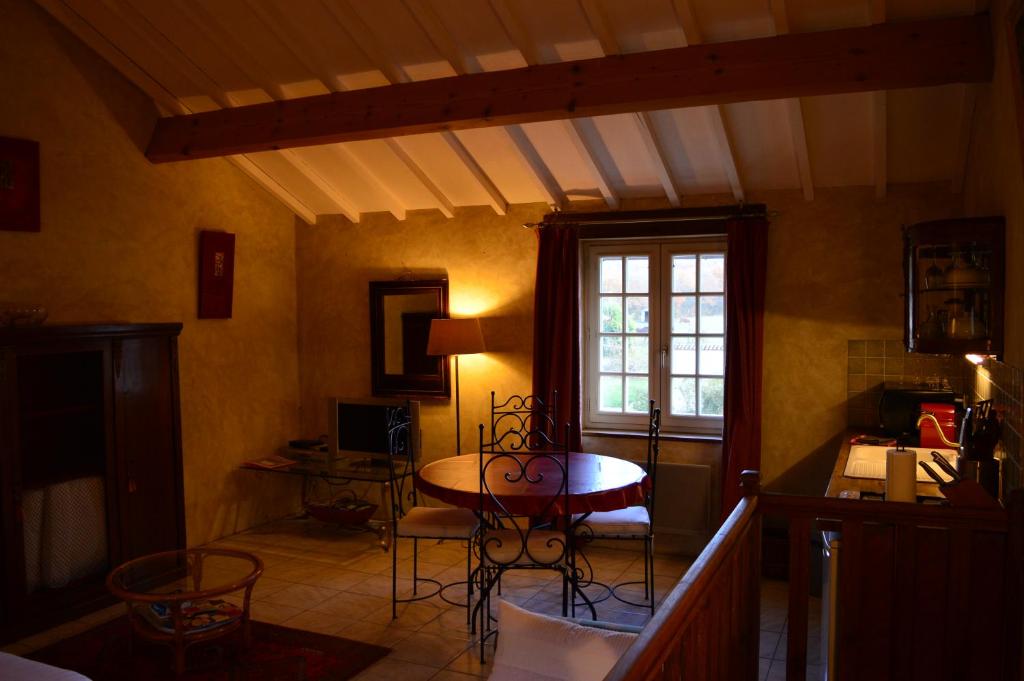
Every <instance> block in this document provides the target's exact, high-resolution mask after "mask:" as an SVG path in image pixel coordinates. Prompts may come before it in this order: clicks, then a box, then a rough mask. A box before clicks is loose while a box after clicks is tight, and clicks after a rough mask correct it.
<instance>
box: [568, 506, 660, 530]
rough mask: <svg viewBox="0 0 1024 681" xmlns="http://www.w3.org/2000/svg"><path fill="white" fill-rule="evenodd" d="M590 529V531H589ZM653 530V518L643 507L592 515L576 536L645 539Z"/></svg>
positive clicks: (579, 527) (600, 512)
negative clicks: (651, 529)
mask: <svg viewBox="0 0 1024 681" xmlns="http://www.w3.org/2000/svg"><path fill="white" fill-rule="evenodd" d="M587 528H589V529H587ZM650 528H651V517H650V516H649V515H648V514H647V509H646V508H645V507H643V506H630V507H629V508H620V509H619V510H617V511H599V512H597V513H591V514H590V515H589V516H587V519H586V520H584V521H583V522H582V523H580V524H579V525H578V526H577V528H576V534H581V535H586V536H591V535H592V536H594V537H643V536H644V535H646V534H647V533H648V532H649V531H650Z"/></svg>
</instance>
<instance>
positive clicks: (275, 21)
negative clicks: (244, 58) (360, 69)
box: [242, 0, 345, 92]
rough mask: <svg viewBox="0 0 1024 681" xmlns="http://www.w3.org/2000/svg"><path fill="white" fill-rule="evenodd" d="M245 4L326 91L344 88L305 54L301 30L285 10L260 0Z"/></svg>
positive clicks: (245, 1) (335, 76)
mask: <svg viewBox="0 0 1024 681" xmlns="http://www.w3.org/2000/svg"><path fill="white" fill-rule="evenodd" d="M242 2H244V3H245V6H246V7H247V8H248V9H249V11H250V12H252V13H253V15H254V16H256V18H257V19H258V20H259V22H260V24H261V25H262V26H264V27H265V28H266V29H267V30H268V31H270V32H271V33H273V34H274V37H275V38H277V40H278V42H280V43H281V45H282V46H283V47H284V48H285V49H286V50H288V53H289V54H291V55H292V56H293V57H295V60H296V61H297V62H299V63H300V64H302V66H303V68H305V69H306V70H307V71H309V72H310V73H312V74H313V75H314V76H316V79H317V80H318V81H319V82H320V84H321V85H322V86H323V87H324V89H325V90H327V91H328V92H341V91H343V90H344V89H345V88H343V87H342V86H341V84H340V83H339V82H338V78H337V75H336V74H333V73H330V72H329V71H327V70H325V69H324V68H323V67H322V66H321V65H320V64H318V63H316V60H315V59H310V58H309V57H307V56H306V53H305V51H304V50H303V49H301V48H302V47H303V46H304V42H305V41H304V40H303V36H302V32H301V31H298V30H295V27H294V26H293V25H292V22H291V18H290V17H289V16H288V13H287V12H282V11H280V8H278V7H277V6H275V5H274V3H269V2H263V1H262V0H242Z"/></svg>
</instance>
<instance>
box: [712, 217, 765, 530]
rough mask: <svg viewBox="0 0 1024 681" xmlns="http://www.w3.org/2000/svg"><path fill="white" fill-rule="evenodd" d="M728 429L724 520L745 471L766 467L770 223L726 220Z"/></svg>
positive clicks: (724, 445) (724, 444) (724, 442)
mask: <svg viewBox="0 0 1024 681" xmlns="http://www.w3.org/2000/svg"><path fill="white" fill-rule="evenodd" d="M726 234H727V238H728V255H727V259H726V275H725V276H726V289H725V290H726V291H727V293H726V295H727V298H728V302H727V304H726V308H727V309H726V327H725V328H726V336H725V432H724V433H723V435H722V516H721V517H722V519H723V520H724V519H725V518H726V517H727V516H728V515H729V513H730V512H731V511H732V509H733V507H735V506H736V504H737V503H739V500H740V473H741V472H743V470H744V469H748V468H749V469H753V470H759V469H760V468H761V365H762V350H763V345H764V344H763V334H764V285H765V272H766V269H767V261H768V258H767V250H768V248H767V245H768V222H767V221H766V220H760V219H749V218H748V219H737V220H730V221H729V222H728V223H727V225H726Z"/></svg>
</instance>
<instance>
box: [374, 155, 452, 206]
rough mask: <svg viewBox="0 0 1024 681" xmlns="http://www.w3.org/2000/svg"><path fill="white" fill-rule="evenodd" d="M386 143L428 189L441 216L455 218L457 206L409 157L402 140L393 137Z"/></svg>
mask: <svg viewBox="0 0 1024 681" xmlns="http://www.w3.org/2000/svg"><path fill="white" fill-rule="evenodd" d="M384 142H385V143H386V144H387V146H388V149H390V150H391V153H393V154H394V155H395V156H397V157H398V160H400V161H401V162H402V163H404V164H405V167H406V168H408V169H409V170H410V171H411V172H412V174H413V175H415V176H416V179H417V180H419V181H420V184H422V185H423V186H424V187H426V188H427V191H429V192H430V193H431V195H433V197H434V199H435V200H436V201H437V209H438V210H439V211H441V214H442V215H444V216H445V217H446V218H449V219H450V218H453V217H455V205H454V204H453V203H452V202H451V200H450V199H449V198H448V196H447V195H446V194H445V193H444V192H443V191H441V188H440V187H438V186H437V185H436V184H434V181H433V180H432V179H430V176H429V175H427V174H426V173H425V172H423V168H421V167H420V165H419V164H418V163H416V161H415V160H413V158H412V156H410V155H409V152H408V151H406V150H405V148H403V147H402V140H401V139H400V138H395V137H391V138H388V139H385V140H384Z"/></svg>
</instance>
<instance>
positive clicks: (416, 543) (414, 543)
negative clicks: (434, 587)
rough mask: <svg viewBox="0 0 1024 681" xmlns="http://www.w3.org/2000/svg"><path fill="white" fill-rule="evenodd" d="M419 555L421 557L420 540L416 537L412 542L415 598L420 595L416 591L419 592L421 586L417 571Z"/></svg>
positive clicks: (413, 591)
mask: <svg viewBox="0 0 1024 681" xmlns="http://www.w3.org/2000/svg"><path fill="white" fill-rule="evenodd" d="M419 555H420V540H419V539H417V538H415V537H413V540H412V595H413V596H416V595H418V594H417V593H416V590H417V588H418V586H419V579H418V577H419V575H418V574H417V570H416V568H417V566H418V564H417V562H416V561H417V560H419Z"/></svg>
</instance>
